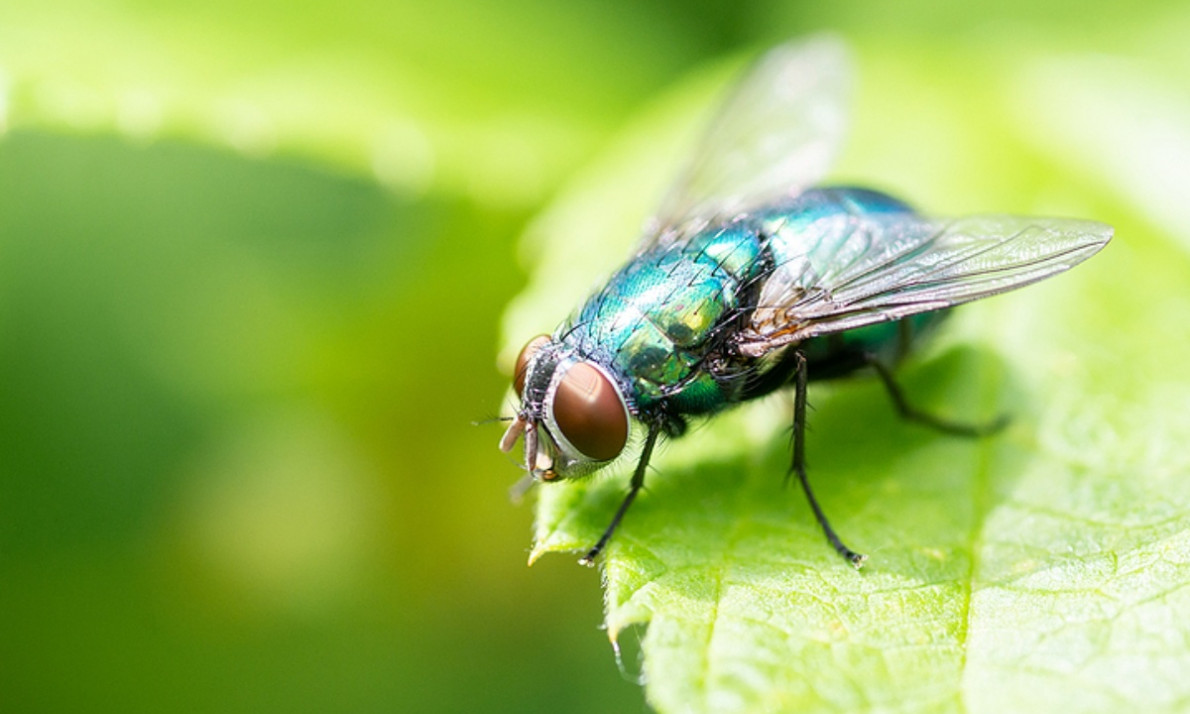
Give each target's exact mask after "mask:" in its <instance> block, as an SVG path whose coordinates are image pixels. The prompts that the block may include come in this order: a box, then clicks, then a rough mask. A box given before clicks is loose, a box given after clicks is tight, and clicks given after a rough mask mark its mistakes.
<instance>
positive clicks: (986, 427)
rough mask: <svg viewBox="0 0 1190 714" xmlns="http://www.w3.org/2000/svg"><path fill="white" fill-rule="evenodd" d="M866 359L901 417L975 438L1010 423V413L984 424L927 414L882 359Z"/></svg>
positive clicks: (942, 430)
mask: <svg viewBox="0 0 1190 714" xmlns="http://www.w3.org/2000/svg"><path fill="white" fill-rule="evenodd" d="M864 360H865V361H866V362H867V363H868V365H869V366H870V367H872V368H873V369H875V370H876V374H877V375H879V376H880V381H881V382H883V383H884V388H885V389H886V390H887V391H888V396H889V398H890V399H892V402H893V406H894V407H896V410H897V413H898V414H900V415H901V418H903V419H907V420H909V421H914V422H917V423H918V424H922V425H925V426H928V427H930V428H931V429H936V430H938V431H940V432H942V433H944V434H953V435H955V436H965V437H969V438H975V437H980V436H988V435H989V434H995V433H996V432H998V431H1000V430H1001V429H1003V428H1004V427H1005V426H1007V425H1008V415H1007V414H1001V415H1000V416H999V417H997V418H995V419H993V420H992V421H990V422H986V423H984V424H964V423H960V422H953V421H948V420H946V419H941V418H939V417H936V416H934V415H933V414H927V413H926V412H922V411H918V410H917V409H915V408H914V407H913V406H912V405H910V404H909V402H908V401H907V400H906V399H905V394H904V392H902V391H901V386H900V385H899V384H897V381H896V379H894V378H893V375H892V372H891V371H890V370H889V368H888V367H886V366H885V365H884V364H883V363H882V362H880V360H878V359H876V357H875V356H874V355H870V354H869V355H864Z"/></svg>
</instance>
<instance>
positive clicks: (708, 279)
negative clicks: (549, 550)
mask: <svg viewBox="0 0 1190 714" xmlns="http://www.w3.org/2000/svg"><path fill="white" fill-rule="evenodd" d="M909 211H910V209H909V208H908V207H907V206H906V205H905V204H903V203H901V202H900V201H897V200H896V199H893V198H890V197H888V196H885V195H884V194H880V193H876V192H874V191H868V190H864V189H815V190H811V191H807V192H805V193H803V194H802V195H800V196H799V197H797V198H796V199H794V200H791V201H790V202H789V203H787V204H785V205H782V206H779V207H776V208H774V209H772V210H769V211H765V212H762V213H759V214H755V215H752V216H746V217H741V218H740V219H738V220H736V221H734V222H732V223H730V224H728V225H727V226H725V227H715V228H711V229H707V230H704V231H703V232H702V233H699V234H696V235H694V236H693V237H691V238H690V239H689V240H687V241H684V242H682V241H678V242H676V243H672V244H671V243H667V242H665V241H664V240H662V241H658V242H657V243H655V244H653V245H652V246H651V247H650V248H649V249H648V250H646V251H645V252H643V253H641V254H640V255H637V256H635V257H634V258H633V259H632V260H631V261H629V263H628V264H627V265H625V266H624V267H623V268H621V269H620V270H619V271H618V272H617V273H616V274H615V275H613V276H612V277H611V279H610V280H609V281H608V283H607V284H606V285H605V286H604V287H603V289H601V290H600V291H599V292H598V293H596V294H595V295H593V296H592V297H591V298H590V299H589V300H588V301H587V303H586V304H585V305H584V306H583V308H582V310H581V311H580V312H579V314H578V315H577V316H576V317H575V318H574V319H573V320H571V321H570V322H568V323H567V324H566V325H563V326H562V328H561V329H560V330H559V332H558V333H556V337H557V338H558V339H559V340H560V341H561V342H562V343H563V344H564V345H566V346H567V347H568V348H569V349H571V350H573V351H574V353H575V354H577V355H580V356H582V358H584V359H590V360H593V361H596V362H598V363H599V364H602V365H605V366H606V367H607V368H608V371H609V372H610V373H611V374H613V375H614V376H615V377H616V378H617V379H618V380H619V382H620V389H621V390H622V392H623V393H624V395H625V396H626V397H627V399H628V401H629V402H630V405H629V406H630V409H632V410H633V412H634V413H636V414H638V415H639V414H641V413H650V412H655V411H658V410H660V411H662V412H664V413H666V414H670V415H694V414H706V413H710V412H714V411H717V410H719V409H722V408H723V407H725V406H728V405H729V404H731V403H733V402H736V401H739V400H740V399H742V398H746V395H748V394H750V393H751V392H749V390H748V389H746V383H747V380H748V379H750V378H752V377H755V376H756V374H757V373H758V372H760V371H763V370H764V369H766V368H768V367H769V366H770V364H771V360H769V361H766V362H763V363H762V362H761V361H759V360H756V359H749V358H746V357H743V356H741V355H739V354H736V353H733V352H732V350H731V344H730V343H731V340H732V338H733V337H735V335H736V334H737V333H738V332H739V330H740V329H742V328H743V327H744V325H745V323H746V322H747V320H748V319H749V317H750V315H751V314H752V311H753V310H754V309H756V307H757V306H758V301H763V300H764V299H765V298H764V287H765V285H766V283H767V282H768V281H769V280H770V279H772V278H774V277H775V276H779V274H780V271H782V270H795V269H796V270H799V271H805V270H807V266H809V267H808V269H809V270H810V271H811V272H814V273H817V272H819V271H821V272H822V273H823V274H825V273H826V272H827V271H829V270H830V269H831V265H832V263H831V261H835V260H838V259H839V257H840V256H838V255H835V254H827V253H826V251H824V250H822V249H820V248H819V245H820V243H821V244H825V243H826V242H825V241H820V238H821V236H822V234H823V232H824V231H825V230H826V229H824V228H823V226H828V225H835V226H837V225H838V221H846V220H848V217H853V216H856V215H863V214H872V213H889V212H909ZM832 221H834V223H832ZM938 317H939V315H938V314H937V313H926V314H923V315H916V316H913V318H911V320H912V324H910V325H909V327H911V328H913V329H912V330H911V331H910V332H917V331H919V330H920V329H923V328H924V327H926V326H927V325H928V324H929V323H932V322H934V321H936V320H937V319H938ZM901 337H902V335H901V334H900V328H899V327H898V324H897V323H887V324H878V325H871V326H868V327H865V328H861V329H858V330H854V331H850V332H845V333H841V334H838V335H829V336H827V337H822V338H812V339H809V340H806V341H805V342H804V343H803V344H802V345H801V346H799V349H801V350H802V351H803V353H804V354H805V355H806V357H807V359H808V361H809V362H810V363H811V365H812V367H814V368H815V369H813V370H812V371H811V374H816V375H818V376H820V377H827V376H838V375H840V374H844V373H846V372H848V371H851V370H853V369H855V366H852V362H851V361H849V359H852V360H853V358H854V357H855V355H857V354H862V353H863V352H874V353H882V354H887V353H889V352H890V351H891V350H892V349H893V348H894V347H896V346H897V345H898V342H899V340H900V339H901ZM902 346H903V345H902Z"/></svg>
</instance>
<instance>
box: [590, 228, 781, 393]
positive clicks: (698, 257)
mask: <svg viewBox="0 0 1190 714" xmlns="http://www.w3.org/2000/svg"><path fill="white" fill-rule="evenodd" d="M766 260H767V257H766V256H765V255H764V251H763V249H762V240H761V236H760V235H759V234H758V232H757V231H756V230H755V228H754V226H753V225H752V224H751V223H748V222H743V221H740V222H733V223H730V224H727V225H722V226H718V227H713V228H709V229H707V230H705V231H704V232H702V233H699V234H696V235H694V236H692V237H690V238H689V240H687V241H685V242H684V243H681V244H675V245H664V244H659V245H657V246H654V247H653V249H651V250H649V251H647V252H645V253H643V254H641V255H638V256H635V257H634V258H633V260H632V261H631V262H630V263H629V264H628V265H627V266H625V267H624V268H623V269H621V270H620V271H619V272H617V273H616V274H615V275H613V276H612V278H611V279H610V280H609V281H608V283H607V285H606V286H605V287H604V288H603V289H602V290H601V291H600V292H599V293H597V294H596V295H595V296H593V297H592V298H591V299H590V300H589V301H588V302H587V303H586V305H584V307H583V309H582V310H581V311H580V313H579V315H578V317H577V318H576V319H575V322H574V325H575V329H574V333H573V335H572V337H571V339H573V340H574V341H575V343H576V344H584V345H593V346H596V349H597V351H599V352H600V353H602V354H607V355H608V360H607V364H608V366H609V367H610V368H611V369H612V371H614V372H615V373H616V374H619V375H623V376H624V384H625V386H626V387H627V389H628V390H629V392H630V393H629V395H628V396H629V398H630V399H631V401H632V403H633V404H635V405H636V406H637V408H639V409H640V410H641V411H642V412H649V411H663V412H665V413H679V414H698V413H708V412H713V411H716V410H717V409H719V408H721V407H723V406H724V405H725V404H726V402H727V401H728V400H729V398H730V395H729V394H727V393H725V392H724V391H723V388H722V384H721V382H720V381H719V380H717V378H716V376H715V375H713V374H711V373H710V371H709V370H708V365H709V364H711V362H712V361H713V358H714V354H715V353H716V351H717V350H721V349H722V348H723V346H724V345H725V344H726V343H727V342H728V338H729V337H730V330H731V329H733V324H732V323H733V321H734V318H735V317H736V316H737V315H738V314H739V310H740V309H741V308H742V307H743V306H744V304H745V303H747V302H748V301H749V299H750V298H749V296H748V295H746V292H747V291H748V290H750V289H751V286H752V285H753V284H754V282H755V277H756V275H755V273H756V272H757V270H758V269H759V267H760V266H762V265H764V264H765V261H766Z"/></svg>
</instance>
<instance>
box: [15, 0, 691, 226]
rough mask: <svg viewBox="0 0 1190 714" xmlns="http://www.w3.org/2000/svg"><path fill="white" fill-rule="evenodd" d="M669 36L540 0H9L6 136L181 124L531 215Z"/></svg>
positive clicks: (630, 96) (148, 132)
mask: <svg viewBox="0 0 1190 714" xmlns="http://www.w3.org/2000/svg"><path fill="white" fill-rule="evenodd" d="M664 34H665V32H664V31H662V30H660V29H659V28H657V27H656V23H653V22H649V21H648V17H647V13H646V12H644V11H642V12H641V14H639V15H637V14H633V13H632V12H631V11H630V10H628V9H627V8H624V12H622V13H607V12H604V11H603V10H601V9H599V8H591V9H589V10H587V9H582V8H566V9H565V10H563V11H559V8H558V7H556V6H554V5H552V4H550V3H545V2H541V1H540V0H513V1H511V2H508V3H500V4H498V5H491V6H490V7H489V6H477V5H475V4H474V3H471V2H468V1H467V0H443V1H442V2H436V3H385V4H376V3H373V2H366V1H361V0H342V1H340V2H335V3H333V4H327V3H306V4H301V5H294V4H292V3H283V2H276V1H275V0H265V1H264V2H256V3H252V4H251V5H250V6H245V5H244V4H243V3H226V2H218V1H216V2H207V3H197V4H196V3H183V2H164V3H161V2H158V3H130V4H129V3H117V2H112V1H111V0H59V1H58V2H54V3H40V2H33V1H31V0H11V1H10V2H6V3H4V4H3V6H2V7H0V133H2V132H3V131H4V130H6V129H9V128H17V127H35V128H47V127H50V128H55V129H70V130H82V131H103V132H110V131H117V132H120V133H121V134H124V135H127V136H130V137H132V138H135V139H137V140H141V141H146V140H152V139H155V138H159V137H161V136H168V137H184V138H187V139H197V140H200V141H204V142H208V143H212V144H217V145H221V146H231V147H233V148H235V149H237V150H240V151H243V152H245V153H247V154H250V155H253V156H259V155H262V154H269V153H271V152H282V153H289V154H298V155H301V156H304V157H308V158H314V159H316V160H318V161H321V162H325V163H327V164H330V165H333V166H337V167H340V168H342V169H346V170H348V171H352V172H360V173H364V174H368V175H371V176H373V177H374V178H376V179H378V180H380V181H381V182H383V183H385V184H386V185H389V186H391V187H393V188H394V189H397V190H399V191H401V192H405V193H413V194H421V193H424V192H426V191H432V190H436V191H444V192H451V193H455V194H458V195H463V196H468V197H471V198H474V199H477V200H479V201H481V202H483V203H484V204H485V205H493V206H496V207H512V208H522V209H523V208H525V207H528V206H536V205H538V203H539V201H540V200H541V199H542V197H543V196H545V195H546V194H547V192H549V191H551V190H552V187H553V186H554V185H555V183H556V181H557V180H558V177H559V176H560V175H561V174H562V172H563V171H565V170H568V169H569V168H570V167H571V166H573V165H574V163H575V162H576V161H577V160H578V159H579V158H580V157H581V156H583V155H585V154H586V152H588V151H590V148H591V146H592V145H593V143H594V142H595V141H597V140H598V139H599V138H600V136H601V135H602V134H603V132H604V131H605V127H606V123H607V120H608V118H609V117H618V116H620V115H622V114H623V112H624V111H625V110H626V109H627V108H628V107H630V106H631V105H632V104H633V103H634V102H635V101H636V98H637V97H638V96H639V95H640V94H641V93H642V92H643V91H646V90H647V89H648V88H650V87H651V86H653V85H654V84H656V83H657V82H659V81H660V80H661V78H663V77H664V76H666V74H667V73H669V72H671V71H672V63H673V62H674V60H675V59H677V58H673V59H668V60H667V59H662V60H660V61H658V60H657V46H656V43H657V41H659V40H663V37H664ZM608 35H613V36H616V37H617V38H619V41H618V42H617V43H614V44H613V43H608V42H607V39H606V38H607V36H608ZM662 44H664V42H662ZM667 63H669V64H671V67H670V68H667V67H666V64H667Z"/></svg>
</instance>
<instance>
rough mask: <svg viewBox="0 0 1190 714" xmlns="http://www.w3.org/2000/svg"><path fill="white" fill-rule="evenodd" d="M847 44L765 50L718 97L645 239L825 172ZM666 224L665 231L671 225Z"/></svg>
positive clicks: (746, 206)
mask: <svg viewBox="0 0 1190 714" xmlns="http://www.w3.org/2000/svg"><path fill="white" fill-rule="evenodd" d="M850 90H851V66H850V62H849V59H848V54H847V50H846V48H845V47H844V46H843V44H842V43H841V42H840V41H838V40H836V39H834V38H831V37H827V36H820V37H814V38H811V39H809V40H804V41H801V42H795V43H790V44H786V45H782V46H779V47H777V48H775V49H773V50H770V51H769V52H768V53H766V54H765V55H763V56H761V58H760V59H759V60H758V61H757V62H756V64H755V65H754V66H753V67H752V69H751V70H750V71H748V72H747V73H746V74H745V75H744V77H743V78H742V79H741V80H740V81H739V83H738V84H736V85H735V86H734V87H733V88H732V89H731V90H730V91H729V92H728V95H727V97H726V98H725V99H724V101H723V104H722V105H721V107H720V108H719V110H718V112H717V114H715V115H714V118H713V120H712V121H711V123H710V125H709V126H708V128H707V132H706V134H705V135H704V136H703V138H702V142H701V144H700V145H699V147H698V149H697V150H696V152H695V154H694V158H693V160H692V161H691V163H690V164H689V165H688V166H687V167H686V169H685V171H684V172H683V173H682V174H681V175H680V176H679V178H678V180H677V182H676V183H675V185H674V186H673V188H672V189H671V190H670V193H669V195H668V196H667V198H666V200H665V201H664V202H663V204H662V206H661V210H660V211H659V212H658V213H657V215H656V217H655V227H654V229H653V230H651V231H650V232H649V235H647V236H646V238H645V241H646V243H645V245H646V246H647V245H648V244H650V243H651V242H653V241H656V240H658V239H661V240H667V239H672V238H673V237H674V236H675V235H678V234H681V233H687V234H688V232H689V231H688V230H687V231H680V230H677V229H679V228H681V227H684V226H686V227H688V226H689V224H690V223H691V222H700V221H701V222H706V221H711V220H716V219H726V218H730V217H732V216H734V215H737V214H739V213H743V212H745V211H748V210H750V209H752V208H756V207H758V206H761V205H764V204H769V203H772V202H774V201H777V200H779V199H780V198H781V197H783V196H791V195H796V194H797V193H800V192H801V191H802V190H803V189H805V188H806V187H808V186H809V185H811V184H812V183H815V182H817V181H818V180H820V179H821V178H822V177H823V176H824V175H825V174H826V172H827V169H828V168H829V167H830V165H831V162H832V161H833V160H834V157H835V153H836V152H837V149H838V147H839V145H840V144H841V143H842V139H843V133H844V130H845V128H846V124H847V106H846V105H847V98H848V96H849V95H850ZM671 229H672V230H671Z"/></svg>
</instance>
